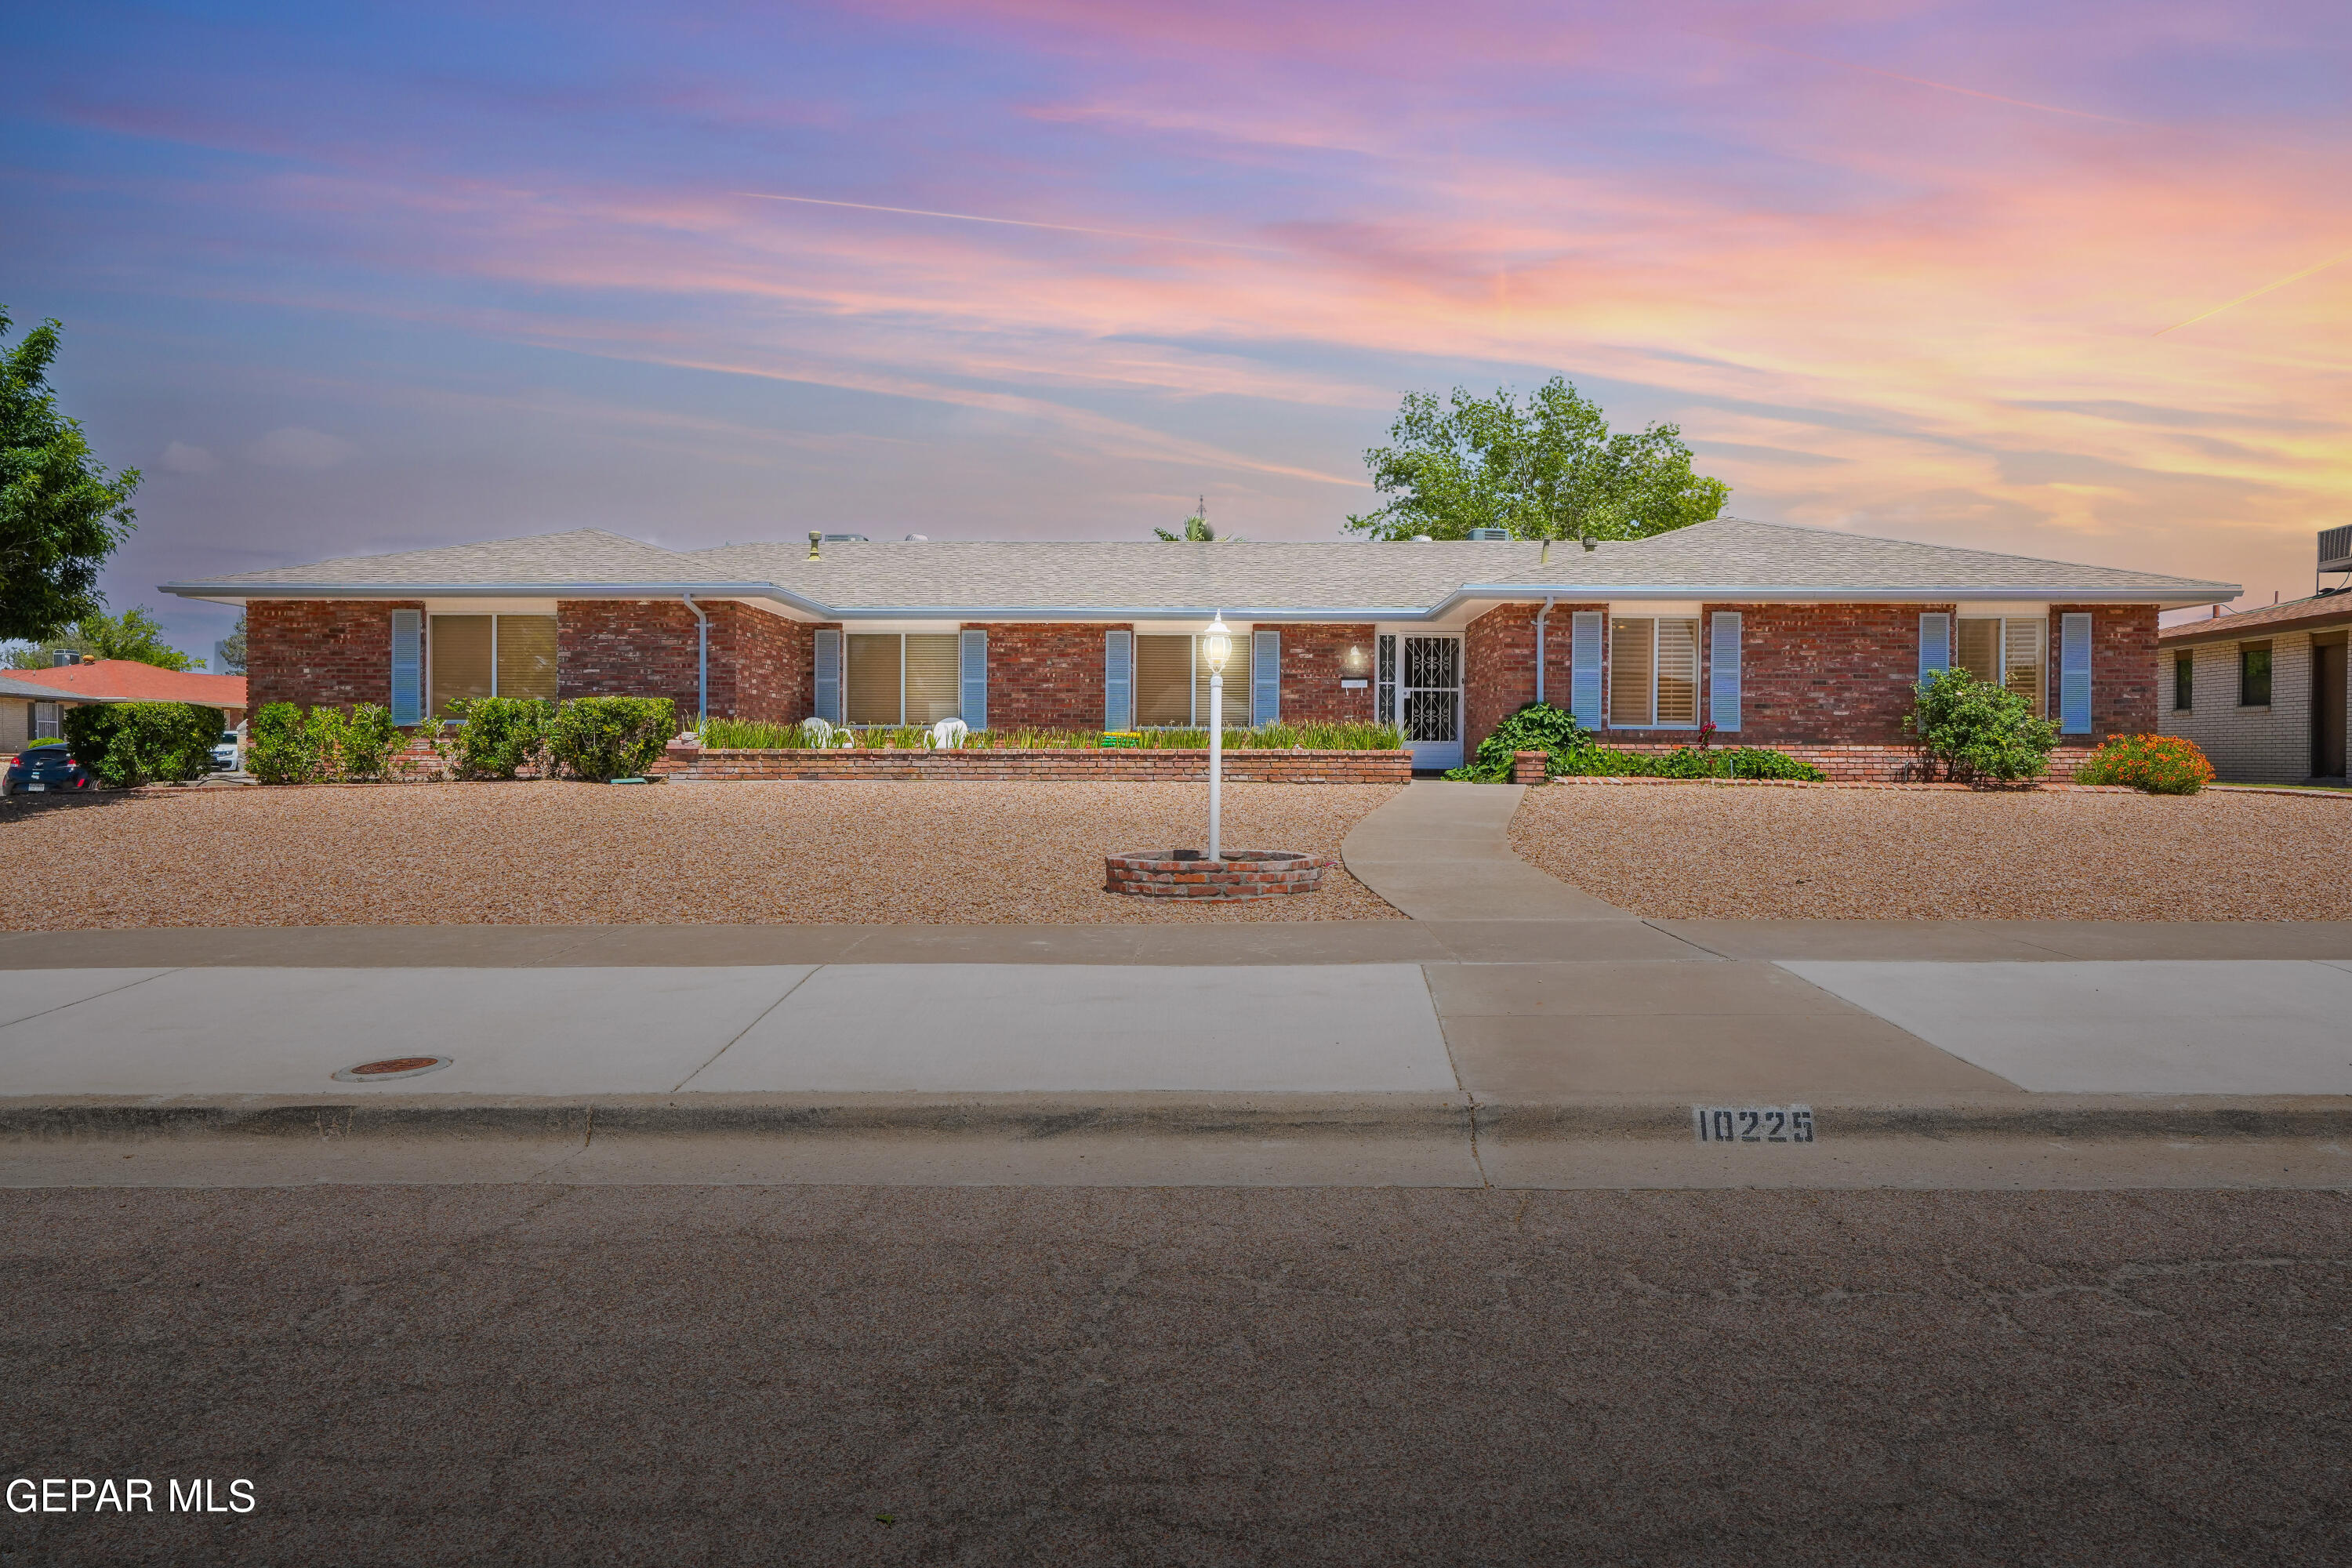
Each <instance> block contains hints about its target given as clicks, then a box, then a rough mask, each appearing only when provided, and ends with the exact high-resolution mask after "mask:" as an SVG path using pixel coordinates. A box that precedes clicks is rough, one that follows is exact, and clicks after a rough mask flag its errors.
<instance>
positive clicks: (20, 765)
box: [0, 746, 98, 795]
mask: <svg viewBox="0 0 2352 1568" xmlns="http://www.w3.org/2000/svg"><path fill="white" fill-rule="evenodd" d="M97 784H98V781H97V780H96V779H94V778H92V777H90V776H89V770H88V769H87V768H84V767H83V766H82V765H81V764H80V763H78V762H75V761H74V760H73V754H72V753H71V752H68V751H67V749H66V748H65V747H63V746H27V747H26V748H25V749H24V750H23V751H21V752H17V753H16V756H14V757H13V758H11V759H10V760H9V763H8V773H7V776H6V777H5V779H0V795H66V794H69V793H71V792H72V791H75V790H83V789H93V788H95V787H97Z"/></svg>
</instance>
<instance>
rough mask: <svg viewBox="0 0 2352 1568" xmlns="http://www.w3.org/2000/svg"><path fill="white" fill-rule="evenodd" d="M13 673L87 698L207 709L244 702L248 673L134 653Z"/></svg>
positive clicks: (241, 704)
mask: <svg viewBox="0 0 2352 1568" xmlns="http://www.w3.org/2000/svg"><path fill="white" fill-rule="evenodd" d="M8 674H9V677H10V678H11V679H16V680H24V681H30V682H31V683H32V684H34V685H36V686H47V687H49V688H51V689H55V690H58V691H61V692H71V693H75V694H78V695H80V696H84V697H110V698H112V699H113V700H116V701H118V702H201V703H203V704H205V706H206V707H208V708H242V707H244V706H245V677H243V676H242V675H199V674H197V673H195V672H194V671H193V670H182V669H162V668H157V667H156V666H154V665H152V664H141V663H140V662H139V661H138V660H137V659H134V658H101V659H100V660H99V661H98V662H97V663H95V664H52V665H45V666H43V667H42V668H38V669H12V670H10V671H9V672H8Z"/></svg>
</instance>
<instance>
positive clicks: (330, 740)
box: [302, 708, 350, 779]
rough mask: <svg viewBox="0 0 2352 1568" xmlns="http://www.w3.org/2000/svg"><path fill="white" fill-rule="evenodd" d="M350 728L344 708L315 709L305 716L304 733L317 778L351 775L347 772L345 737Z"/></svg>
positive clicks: (314, 774) (338, 777)
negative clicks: (345, 764)
mask: <svg viewBox="0 0 2352 1568" xmlns="http://www.w3.org/2000/svg"><path fill="white" fill-rule="evenodd" d="M349 728H350V726H349V725H348V724H347V723H346V722H345V721H344V719H343V710H341V709H340V708H313V709H311V710H310V712H309V713H308V714H306V715H305V716H304V717H303V720H302V732H303V733H304V734H305V735H306V736H308V737H309V739H310V756H311V758H312V760H313V763H314V766H313V768H312V770H311V776H312V777H313V778H318V779H341V778H343V777H346V776H348V775H347V774H346V773H345V772H344V759H343V738H344V732H345V731H347V730H348V729H349Z"/></svg>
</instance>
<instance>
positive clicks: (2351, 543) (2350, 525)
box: [2319, 522, 2352, 572]
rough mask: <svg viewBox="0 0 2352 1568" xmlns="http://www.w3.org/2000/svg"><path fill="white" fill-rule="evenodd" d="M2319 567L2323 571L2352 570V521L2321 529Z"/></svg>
mask: <svg viewBox="0 0 2352 1568" xmlns="http://www.w3.org/2000/svg"><path fill="white" fill-rule="evenodd" d="M2319 569H2320V570H2321V571H2322V572H2352V522H2347V523H2346V524H2345V525H2344V526H2343V527H2341V528H2324V529H2322V530H2320V531H2319Z"/></svg>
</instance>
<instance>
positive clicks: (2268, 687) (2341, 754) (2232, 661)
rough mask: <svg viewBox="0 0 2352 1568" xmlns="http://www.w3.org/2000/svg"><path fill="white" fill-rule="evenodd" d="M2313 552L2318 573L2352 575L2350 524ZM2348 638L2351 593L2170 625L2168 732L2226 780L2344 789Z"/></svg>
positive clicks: (2165, 643)
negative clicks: (2209, 761)
mask: <svg viewBox="0 0 2352 1568" xmlns="http://www.w3.org/2000/svg"><path fill="white" fill-rule="evenodd" d="M2331 552H2332V554H2331ZM2319 555H2320V569H2321V570H2322V571H2324V572H2327V571H2332V572H2347V571H2352V526H2347V527H2342V528H2332V529H2329V530H2328V531H2326V532H2325V533H2323V534H2321V535H2320V542H2319ZM2347 637H2352V589H2347V588H2335V589H2329V590H2325V591H2322V592H2320V593H2317V594H2315V595H2312V596H2311V597H2309V598H2307V599H2295V600H2291V601H2289V602H2288V603H2286V604H2284V605H2263V607H2262V608H2260V609H2257V610H2243V611H2241V612H2239V613H2238V614H2236V615H2233V616H2228V615H2225V616H2215V617H2214V618H2213V619H2211V620H2199V621H2189V622H2187V623H2185V624H2183V625H2180V626H2167V627H2166V628H2165V629H2164V630H2163V631H2162V632H2161V633H2160V634H2158V638H2157V647H2158V651H2159V653H2160V655H2161V656H2162V657H2161V658H2160V661H2159V666H2158V669H2159V673H2160V674H2161V676H2162V677H2163V686H2164V691H2163V705H2164V715H2163V726H2164V732H2165V733H2166V734H2168V735H2182V736H2186V737H2187V738H2188V739H2189V740H2191V741H2194V742H2197V744H2198V746H2199V747H2200V748H2201V749H2202V750H2203V751H2204V752H2205V754H2206V755H2207V756H2208V757H2210V758H2211V759H2212V763H2213V768H2214V771H2215V773H2218V774H2219V775H2220V776H2221V777H2222V778H2224V779H2231V780H2238V781H2242V782H2244V783H2249V784H2301V783H2303V782H2305V780H2320V781H2328V782H2335V783H2341V782H2343V781H2344V778H2345V743H2344V742H2345V731H2346V730H2347V727H2352V689H2347V688H2348V687H2352V682H2347V680H2346V679H2345V662H2346V657H2347V656H2346V642H2347Z"/></svg>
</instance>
